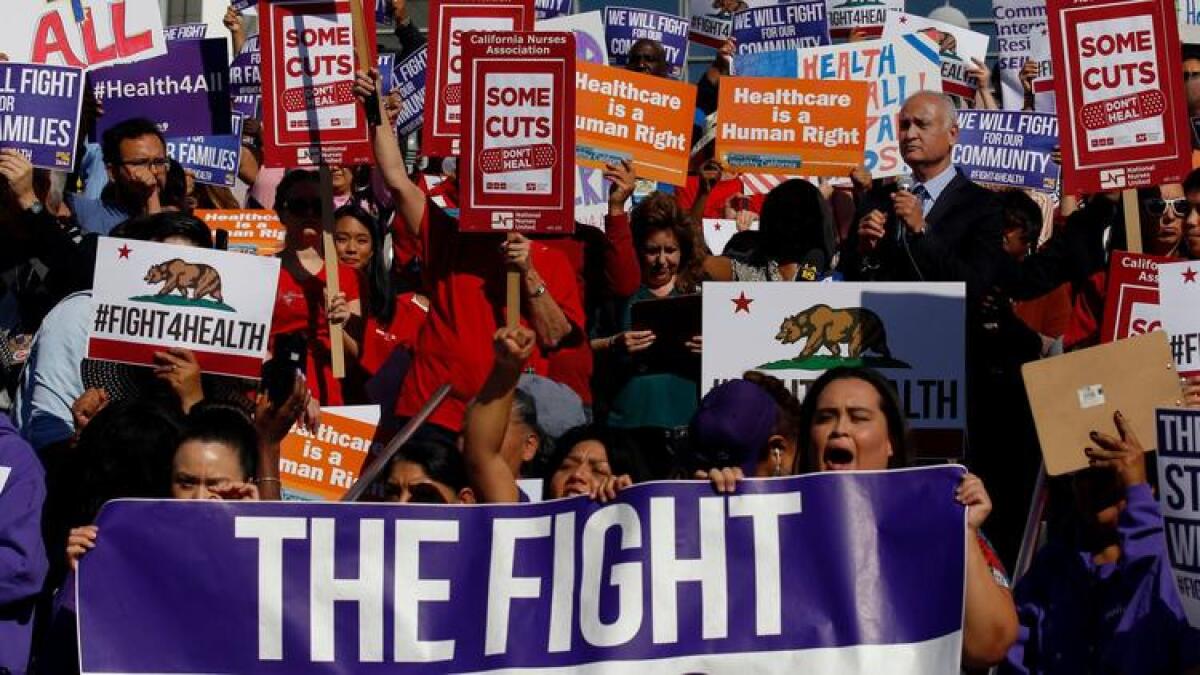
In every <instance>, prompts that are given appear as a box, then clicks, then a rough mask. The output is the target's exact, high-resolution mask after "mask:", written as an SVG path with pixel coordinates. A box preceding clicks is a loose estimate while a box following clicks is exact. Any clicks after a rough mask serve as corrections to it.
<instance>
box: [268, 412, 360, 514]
mask: <svg viewBox="0 0 1200 675" xmlns="http://www.w3.org/2000/svg"><path fill="white" fill-rule="evenodd" d="M338 410H339V408H324V409H322V410H321V423H320V426H319V427H318V429H317V433H315V434H313V433H309V432H308V431H305V430H303V429H301V428H300V427H299V426H294V427H292V430H291V431H290V432H289V433H288V435H287V437H286V438H284V439H283V442H282V443H281V444H280V447H279V477H280V479H281V480H282V482H283V493H284V498H285V499H292V500H301V501H328V502H335V501H338V500H340V499H341V498H342V495H344V494H346V491H347V490H349V489H350V486H352V485H354V481H355V480H357V479H358V476H359V474H360V473H361V472H362V467H363V464H364V463H366V459H367V453H368V452H370V450H371V445H372V442H373V440H372V439H374V437H375V425H374V424H371V423H370V422H367V421H365V420H363V419H355V418H354V417H349V416H347V415H341V414H338V413H337V412H335V411H338ZM347 412H349V411H347ZM378 414H379V413H378V408H376V409H375V411H374V418H375V419H376V420H378ZM359 416H360V417H362V415H359Z"/></svg>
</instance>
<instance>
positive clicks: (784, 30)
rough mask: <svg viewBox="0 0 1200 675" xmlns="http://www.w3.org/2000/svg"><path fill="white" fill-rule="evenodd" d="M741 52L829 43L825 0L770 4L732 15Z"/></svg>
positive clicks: (734, 32)
mask: <svg viewBox="0 0 1200 675" xmlns="http://www.w3.org/2000/svg"><path fill="white" fill-rule="evenodd" d="M733 38H734V39H735V40H737V53H738V54H754V53H758V52H777V51H783V50H785V49H804V48H805V47H820V46H822V45H827V44H830V42H829V17H828V16H827V15H826V13H825V0H805V1H804V2H791V3H788V4H784V5H768V6H765V7H755V8H753V9H746V10H742V11H740V12H737V13H735V14H734V15H733Z"/></svg>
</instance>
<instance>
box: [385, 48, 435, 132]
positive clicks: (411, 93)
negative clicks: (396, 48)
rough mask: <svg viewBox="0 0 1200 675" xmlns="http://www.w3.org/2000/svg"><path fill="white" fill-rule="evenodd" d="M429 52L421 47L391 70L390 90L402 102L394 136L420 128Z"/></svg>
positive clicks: (423, 110) (423, 109) (423, 108)
mask: <svg viewBox="0 0 1200 675" xmlns="http://www.w3.org/2000/svg"><path fill="white" fill-rule="evenodd" d="M428 63H429V50H428V49H427V48H425V47H424V46H422V47H421V48H420V49H418V50H417V51H415V52H413V53H412V54H410V55H409V56H408V58H406V59H404V60H403V61H401V62H400V63H397V64H396V67H395V68H393V69H392V88H393V89H395V90H397V91H399V92H400V99H401V101H402V102H403V103H402V104H401V108H400V116H399V117H397V118H396V135H397V136H407V135H408V134H411V133H412V132H414V131H416V130H417V129H418V128H420V126H421V118H422V117H423V116H424V114H425V69H426V67H427V64H428Z"/></svg>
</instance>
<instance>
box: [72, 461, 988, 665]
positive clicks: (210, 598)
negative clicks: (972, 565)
mask: <svg viewBox="0 0 1200 675" xmlns="http://www.w3.org/2000/svg"><path fill="white" fill-rule="evenodd" d="M962 475H963V469H962V467H954V466H940V467H930V468H922V469H911V470H899V471H882V472H845V473H826V474H815V475H808V476H801V477H796V478H785V479H777V480H747V481H743V482H739V483H738V492H737V494H735V495H730V496H725V495H716V494H714V493H713V489H712V486H711V485H709V484H708V483H707V482H686V481H672V482H662V483H647V484H643V485H635V486H633V487H632V488H628V489H626V490H623V491H622V492H621V493H620V494H619V495H618V498H617V499H616V501H615V502H613V503H610V504H608V505H604V506H602V505H599V504H597V503H596V502H593V501H591V500H589V499H587V498H586V497H576V498H571V499H561V500H554V501H550V502H542V503H536V504H522V505H506V506H462V507H457V506H456V507H449V506H444V505H442V506H438V505H425V504H409V505H394V504H365V503H364V504H346V503H313V502H291V503H285V502H241V501H239V502H214V501H176V502H170V501H118V502H110V503H109V504H108V505H106V506H105V508H104V510H103V511H102V512H101V514H100V517H99V519H98V520H97V523H96V524H97V526H98V528H99V531H100V535H99V538H98V541H97V544H96V547H95V549H93V550H92V551H90V552H89V553H88V554H87V555H85V556H84V557H83V559H82V561H81V563H80V567H79V574H78V577H77V579H78V586H77V589H78V619H79V636H80V652H81V661H82V671H83V672H88V673H101V672H110V673H118V672H119V673H162V674H165V673H289V674H292V675H307V674H309V673H328V672H353V673H357V674H360V675H374V674H376V673H379V674H383V673H388V674H399V675H405V674H407V673H414V674H415V673H422V674H424V673H433V672H436V673H448V672H457V673H462V672H476V673H478V672H522V671H524V670H525V669H541V668H545V669H553V670H547V671H543V672H559V673H565V672H600V671H599V670H596V669H593V668H583V666H584V665H585V664H592V663H600V662H608V664H607V666H605V668H609V669H611V672H615V670H620V671H621V672H634V670H635V669H637V668H645V669H647V670H646V671H645V672H672V673H690V672H704V673H715V672H725V673H727V672H756V673H800V672H821V673H838V674H839V675H854V674H856V673H881V672H886V673H889V674H890V675H918V674H919V675H931V674H932V675H956V674H957V673H958V668H959V658H960V650H961V638H962V612H963V596H964V592H963V579H964V570H965V566H966V561H965V555H964V553H965V550H966V545H967V541H966V538H965V537H966V523H965V514H964V509H963V507H962V506H961V505H960V504H958V503H957V502H956V501H955V500H954V496H953V495H954V488H955V486H956V485H957V484H958V482H959V480H960V479H961V477H962ZM182 608H187V609H186V611H184V610H183V609H182ZM618 664H619V665H618ZM577 668H582V669H578V670H577ZM505 669H507V670H505ZM605 672H610V670H606V671H605Z"/></svg>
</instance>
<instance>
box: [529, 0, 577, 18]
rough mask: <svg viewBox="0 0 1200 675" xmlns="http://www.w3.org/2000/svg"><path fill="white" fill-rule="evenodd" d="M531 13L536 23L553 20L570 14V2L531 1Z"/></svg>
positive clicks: (556, 0) (561, 0)
mask: <svg viewBox="0 0 1200 675" xmlns="http://www.w3.org/2000/svg"><path fill="white" fill-rule="evenodd" d="M533 11H534V13H535V16H537V19H538V21H541V20H542V19H553V18H554V17H556V16H563V15H565V14H570V13H571V0H533Z"/></svg>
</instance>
